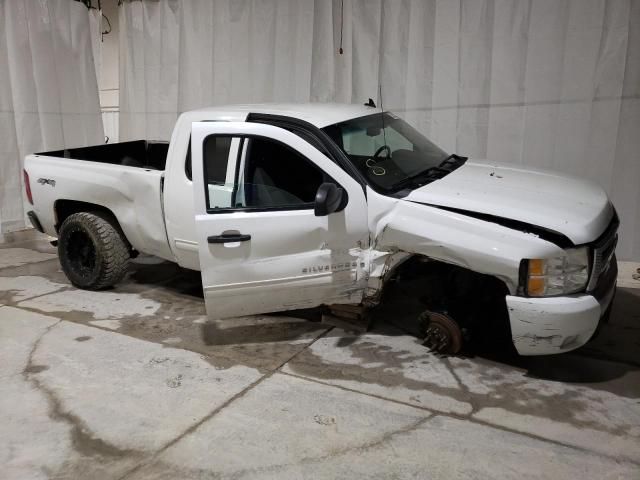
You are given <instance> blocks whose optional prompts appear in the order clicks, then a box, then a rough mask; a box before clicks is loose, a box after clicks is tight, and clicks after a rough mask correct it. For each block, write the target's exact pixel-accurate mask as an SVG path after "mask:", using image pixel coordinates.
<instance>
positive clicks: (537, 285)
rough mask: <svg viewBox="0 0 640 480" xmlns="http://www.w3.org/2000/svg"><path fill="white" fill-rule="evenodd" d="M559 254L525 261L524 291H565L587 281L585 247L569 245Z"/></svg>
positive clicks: (582, 286)
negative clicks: (561, 254)
mask: <svg viewBox="0 0 640 480" xmlns="http://www.w3.org/2000/svg"><path fill="white" fill-rule="evenodd" d="M564 253H565V254H564V255H563V256H561V257H554V258H537V259H531V260H527V261H526V267H527V277H526V285H525V293H526V294H527V295H529V296H530V297H545V296H553V295H567V294H570V293H576V292H579V291H581V290H584V289H585V288H586V286H587V282H588V281H589V249H588V248H587V247H581V248H570V249H567V250H565V252H564Z"/></svg>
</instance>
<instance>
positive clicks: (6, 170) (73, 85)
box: [0, 0, 104, 232]
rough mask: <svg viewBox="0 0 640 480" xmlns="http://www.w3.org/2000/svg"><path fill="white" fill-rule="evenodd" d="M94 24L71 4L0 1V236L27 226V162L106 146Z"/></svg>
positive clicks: (79, 5)
mask: <svg viewBox="0 0 640 480" xmlns="http://www.w3.org/2000/svg"><path fill="white" fill-rule="evenodd" d="M95 16H96V13H95V10H94V11H92V12H91V13H90V12H89V11H88V10H87V7H86V6H84V5H83V4H82V3H78V2H74V1H70V0H48V1H46V2H43V1H40V2H36V1H32V0H0V232H7V231H11V230H15V229H19V228H21V227H23V226H24V225H25V209H26V207H25V205H24V204H23V192H22V161H23V158H24V156H25V155H27V154H29V153H33V152H37V151H42V150H48V149H57V148H63V147H71V146H79V145H87V144H95V143H102V142H103V141H104V137H103V130H102V120H101V117H100V106H99V99H98V87H97V82H96V70H95V66H94V61H93V55H92V35H91V29H92V28H93V29H94V30H95V24H96V22H97V21H96V19H95ZM91 23H93V24H94V25H93V27H92V26H91Z"/></svg>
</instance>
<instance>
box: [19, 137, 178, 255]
mask: <svg viewBox="0 0 640 480" xmlns="http://www.w3.org/2000/svg"><path fill="white" fill-rule="evenodd" d="M168 147H169V144H168V143H166V142H153V141H145V140H138V141H133V142H122V143H113V144H105V145H97V146H90V147H82V148H69V149H64V150H56V151H51V152H43V153H36V154H32V155H28V156H27V157H26V158H25V171H26V172H27V173H28V175H29V177H30V179H31V180H30V185H31V191H32V195H33V210H34V212H35V214H36V215H37V218H38V219H39V222H40V224H41V226H42V228H43V230H44V231H45V233H47V234H49V235H52V236H57V228H58V227H59V226H60V219H59V218H58V212H59V211H61V210H62V211H68V210H72V211H73V210H74V208H75V209H79V210H84V211H91V209H92V208H95V209H107V210H108V211H110V212H111V213H112V214H113V216H114V217H115V218H116V219H117V221H118V223H119V226H120V228H121V229H122V231H123V232H124V234H125V236H126V238H127V240H128V241H129V242H130V243H131V245H132V246H133V248H135V249H136V250H138V251H140V252H144V253H149V254H152V255H156V256H159V257H161V258H165V259H167V260H173V259H174V258H173V254H172V252H171V249H170V247H169V243H168V241H167V233H166V229H165V223H164V214H163V204H162V202H163V177H164V173H165V172H164V169H165V163H166V160H167V151H168ZM78 203H81V204H82V206H81V207H77V206H74V205H77V204H78Z"/></svg>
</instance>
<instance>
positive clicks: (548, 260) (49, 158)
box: [24, 103, 618, 355]
mask: <svg viewBox="0 0 640 480" xmlns="http://www.w3.org/2000/svg"><path fill="white" fill-rule="evenodd" d="M24 175H25V188H26V192H27V198H28V201H29V202H30V203H31V204H32V206H33V208H32V210H31V211H30V212H29V214H28V215H29V217H30V219H31V222H32V223H33V225H34V226H35V228H37V229H38V230H40V231H42V232H45V233H47V234H49V235H51V236H54V237H57V239H58V240H57V242H58V243H57V245H58V253H59V258H60V262H61V265H62V268H63V270H64V272H65V274H66V275H67V277H68V279H69V280H70V282H71V283H72V284H73V285H75V286H77V287H80V288H84V289H91V290H100V289H103V288H106V287H110V286H112V285H114V284H116V283H117V282H118V281H120V280H121V279H122V278H123V277H124V275H125V274H126V272H127V263H128V261H129V259H130V258H131V257H133V256H135V255H137V254H138V253H140V252H142V253H146V254H151V255H155V256H158V257H161V258H163V259H166V260H170V261H172V262H176V263H178V264H179V265H181V266H182V267H185V268H188V269H193V270H199V271H200V272H201V276H202V283H203V291H204V298H205V303H206V308H207V313H208V315H209V316H210V317H212V318H229V317H238V316H243V315H251V314H258V313H266V312H276V311H286V310H294V309H303V308H310V307H321V306H328V305H342V306H344V305H346V306H359V308H362V309H369V308H372V307H375V306H376V305H378V304H379V303H380V302H381V299H382V298H383V292H384V291H385V287H386V286H387V285H389V284H391V283H392V282H394V279H397V278H398V277H399V276H400V277H404V278H407V277H408V278H412V279H414V280H415V285H421V287H420V288H418V289H417V290H418V291H417V292H416V295H417V296H419V298H420V301H421V302H423V303H424V310H425V312H426V313H425V315H424V331H423V334H424V335H425V341H426V343H427V345H428V346H430V347H431V348H433V349H436V350H440V351H445V352H446V351H448V352H453V351H457V350H459V348H460V343H461V339H462V337H461V332H463V331H464V332H467V331H471V332H473V330H474V329H478V328H486V326H487V325H489V324H490V323H489V322H491V321H492V320H493V319H495V317H497V316H501V315H502V316H503V317H504V323H503V326H502V327H501V328H503V329H504V331H505V332H507V334H509V335H510V337H511V340H512V342H513V345H514V346H515V348H516V350H517V351H518V352H519V353H520V354H521V355H541V354H552V353H560V352H565V351H568V350H572V349H575V348H578V347H580V346H581V345H583V344H585V343H586V342H587V341H588V340H589V339H590V338H591V337H592V335H593V334H594V332H595V330H596V327H597V326H598V325H599V322H600V321H602V319H603V318H604V317H606V314H607V312H608V308H609V306H610V304H611V301H612V298H613V296H614V293H615V286H616V277H617V266H616V261H615V245H616V241H617V228H618V219H617V215H616V212H615V209H614V208H613V206H612V204H611V202H610V201H609V199H608V197H607V195H606V193H605V192H604V191H603V190H602V188H600V187H599V186H597V185H595V184H593V183H590V182H587V181H584V180H579V179H576V178H572V177H569V176H565V175H560V174H557V173H553V172H547V171H539V170H532V169H525V168H521V167H517V166H513V165H507V164H505V165H500V164H495V163H491V162H481V161H472V160H469V159H467V158H465V157H461V156H458V155H455V154H448V153H447V152H445V151H443V150H442V149H440V148H439V147H438V146H436V145H435V144H434V143H432V142H431V141H429V140H428V139H427V138H426V137H425V136H423V135H422V134H421V133H420V132H418V131H417V130H416V129H414V128H413V127H412V126H410V125H409V124H408V123H407V122H405V121H404V120H403V119H401V118H399V117H398V116H397V115H395V114H393V113H392V112H388V111H382V110H381V109H376V108H375V106H374V105H373V104H372V103H370V104H368V105H364V106H362V105H338V104H301V105H284V104H278V105H239V106H228V107H216V108H210V109H204V110H197V111H192V112H187V113H184V114H182V115H181V116H180V117H179V119H178V121H177V123H176V126H175V128H174V131H173V134H172V136H171V140H170V142H168V143H166V142H154V141H144V140H140V141H132V142H122V143H115V144H106V145H99V146H89V147H84V148H71V149H64V150H58V151H51V152H45V153H37V154H32V155H28V156H27V158H26V159H25V171H24ZM425 278H428V279H430V281H428V282H421V279H425ZM491 325H493V323H492V324H491ZM491 328H499V327H493V326H492V327H491Z"/></svg>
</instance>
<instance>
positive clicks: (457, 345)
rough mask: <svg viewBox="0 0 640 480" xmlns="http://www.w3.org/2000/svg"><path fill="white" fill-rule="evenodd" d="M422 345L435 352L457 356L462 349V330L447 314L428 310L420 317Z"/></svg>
mask: <svg viewBox="0 0 640 480" xmlns="http://www.w3.org/2000/svg"><path fill="white" fill-rule="evenodd" d="M420 326H421V331H422V332H423V335H424V336H423V340H422V344H423V345H424V346H425V347H427V348H429V349H430V350H431V351H433V352H437V353H446V354H456V353H458V352H459V351H460V349H461V348H462V330H461V329H460V326H459V325H458V324H457V323H456V321H455V320H454V319H453V318H451V317H450V316H449V315H447V314H446V313H442V312H431V311H429V310H426V311H425V312H423V313H422V314H421V315H420Z"/></svg>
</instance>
